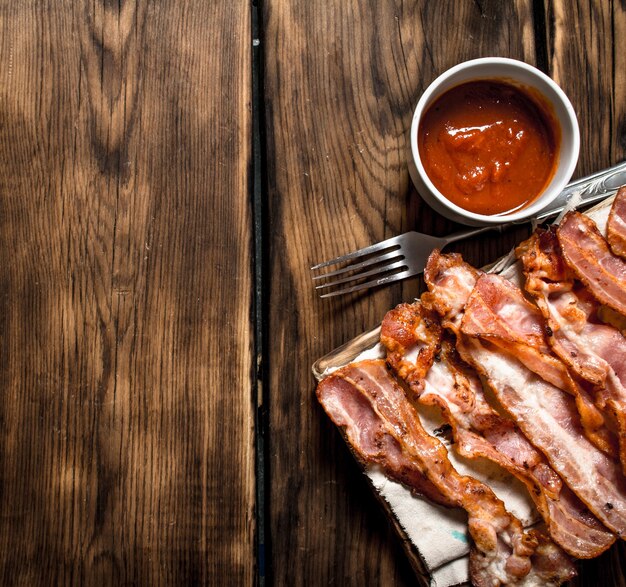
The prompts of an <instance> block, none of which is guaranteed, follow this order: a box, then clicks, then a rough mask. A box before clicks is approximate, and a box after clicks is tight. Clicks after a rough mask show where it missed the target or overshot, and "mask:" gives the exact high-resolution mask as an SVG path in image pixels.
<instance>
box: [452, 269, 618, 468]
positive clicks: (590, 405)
mask: <svg viewBox="0 0 626 587" xmlns="http://www.w3.org/2000/svg"><path fill="white" fill-rule="evenodd" d="M468 310H469V311H470V312H479V313H484V314H486V316H485V317H484V319H483V320H482V321H481V323H480V324H479V323H477V322H473V323H470V322H466V323H465V324H464V325H463V331H464V333H465V334H466V335H469V336H474V337H482V338H488V339H489V341H490V342H491V343H493V344H494V345H496V346H497V347H499V348H501V349H502V350H504V351H507V352H509V353H510V354H512V355H514V356H515V357H517V359H518V360H519V361H520V362H521V363H522V364H523V365H524V366H525V367H527V368H528V369H530V370H531V371H533V373H536V374H537V375H539V376H540V377H541V378H542V379H544V380H546V381H547V382H548V383H551V384H552V385H554V386H555V387H558V388H559V389H562V390H563V391H565V392H567V393H569V394H571V395H572V396H573V397H574V398H575V401H576V406H577V408H578V412H579V414H580V415H581V423H582V425H583V429H584V431H585V435H586V436H587V438H588V439H589V440H590V441H591V442H592V443H593V444H594V445H595V446H597V447H598V448H599V449H600V450H602V451H604V452H606V453H607V454H608V455H610V456H614V455H615V454H616V449H615V446H616V444H615V442H614V438H613V437H612V435H611V434H610V432H609V431H608V430H607V429H606V428H605V426H604V424H605V421H604V418H603V416H602V414H601V413H600V411H599V410H598V409H597V408H596V407H595V405H594V402H593V399H592V398H591V397H590V395H589V393H588V392H587V391H586V390H585V389H583V388H582V387H581V386H580V385H578V383H577V382H576V381H574V380H573V378H572V376H571V375H570V373H569V371H568V370H567V367H566V366H565V364H564V363H563V362H561V361H560V360H559V359H558V358H556V357H555V356H553V355H552V353H551V350H550V346H549V344H548V342H547V340H546V336H545V334H544V331H545V330H546V322H545V319H544V317H543V315H542V314H541V312H540V311H539V309H538V308H537V306H535V305H534V304H531V303H530V302H528V300H526V298H525V297H524V295H523V294H522V292H521V290H520V289H519V288H517V287H516V286H514V285H513V284H512V283H510V282H509V281H507V280H506V279H504V278H503V277H500V276H498V275H483V276H481V277H480V278H479V279H478V280H477V282H476V285H475V287H474V290H473V292H472V294H471V296H470V297H469V300H468V302H467V305H466V308H465V311H466V312H467V311H468Z"/></svg>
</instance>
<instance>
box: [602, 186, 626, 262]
mask: <svg viewBox="0 0 626 587" xmlns="http://www.w3.org/2000/svg"><path fill="white" fill-rule="evenodd" d="M606 239H607V240H608V241H609V245H611V249H612V250H613V252H614V253H615V254H616V255H619V256H620V257H626V186H622V187H621V188H620V189H619V190H617V195H616V196H615V200H613V205H612V206H611V212H610V213H609V221H608V223H607V226H606Z"/></svg>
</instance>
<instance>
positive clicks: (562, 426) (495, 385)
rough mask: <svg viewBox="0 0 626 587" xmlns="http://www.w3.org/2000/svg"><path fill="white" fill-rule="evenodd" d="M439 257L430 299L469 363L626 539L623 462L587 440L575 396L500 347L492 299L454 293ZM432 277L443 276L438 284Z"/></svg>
mask: <svg viewBox="0 0 626 587" xmlns="http://www.w3.org/2000/svg"><path fill="white" fill-rule="evenodd" d="M439 257H441V255H440V254H439V253H436V254H434V255H433V256H432V257H431V259H430V260H429V265H430V266H431V267H430V270H429V271H428V273H427V283H428V287H429V290H430V295H429V301H430V303H431V305H432V307H434V308H435V309H438V310H440V311H441V310H443V312H444V313H445V315H446V319H447V321H448V323H449V324H453V325H455V327H456V330H457V332H459V334H460V336H459V338H458V339H457V349H458V350H459V352H460V354H461V356H462V357H463V359H464V360H465V361H466V362H468V363H470V364H471V365H472V366H473V367H474V368H475V369H476V370H477V371H478V372H479V374H480V375H481V376H483V378H484V380H485V381H486V382H487V384H488V385H489V387H490V388H491V390H492V391H493V393H494V395H495V396H496V397H497V399H498V400H499V402H500V404H501V405H502V407H503V408H504V409H505V410H506V411H507V412H508V414H509V415H510V416H511V417H512V418H513V419H514V420H515V422H516V423H517V425H518V426H519V428H520V429H521V430H522V432H523V433H524V434H525V436H526V437H527V438H528V439H529V440H530V441H531V442H532V443H533V444H534V446H536V447H537V448H538V449H539V450H541V451H542V452H543V453H544V455H545V456H546V458H547V459H548V461H549V462H550V464H551V465H552V468H553V469H554V470H555V471H556V472H557V473H558V474H559V475H560V477H561V479H563V481H564V482H565V483H567V484H568V485H569V487H570V489H572V491H573V492H574V493H575V494H576V495H577V496H578V497H579V498H580V499H581V500H582V501H583V502H584V503H585V504H586V505H587V507H588V508H589V509H590V510H591V511H592V512H593V513H594V514H595V515H596V516H597V517H598V518H599V519H600V520H601V521H602V522H603V523H604V525H605V526H606V527H607V528H609V529H610V530H613V531H614V532H615V533H617V534H618V535H620V536H626V479H625V478H624V477H623V476H622V474H621V470H620V468H619V466H618V464H617V463H616V462H615V461H613V460H611V459H610V458H608V457H607V456H606V455H605V454H603V453H602V452H600V451H599V450H598V449H597V448H596V447H595V446H594V445H593V444H591V442H589V440H588V439H587V438H586V437H585V435H584V433H583V430H582V427H581V425H580V419H579V417H578V413H577V410H576V406H575V402H574V400H573V398H572V397H571V396H570V395H568V394H567V393H564V392H563V391H562V390H561V389H559V388H558V387H556V386H555V385H553V384H552V383H550V382H548V381H546V380H544V379H543V378H541V377H539V376H538V375H537V374H536V372H534V371H533V370H531V369H529V368H528V367H527V366H526V365H525V364H523V363H522V362H521V361H520V360H519V359H518V358H517V357H516V356H515V354H514V349H515V347H509V348H506V346H505V345H500V344H498V343H499V341H498V338H497V336H495V337H494V336H492V331H493V328H492V322H493V314H492V313H491V312H490V311H481V308H483V309H484V308H487V309H489V304H488V299H485V298H482V297H481V293H480V291H479V290H478V291H477V290H476V288H474V289H473V290H472V292H471V293H470V295H469V298H468V297H467V291H460V290H459V289H454V290H453V289H451V287H450V280H447V281H446V279H441V275H442V273H441V271H440V270H439V269H438V267H445V266H446V264H448V265H449V264H450V260H444V261H443V262H442V261H441V259H440V258H439ZM463 268H465V271H466V278H468V276H469V274H470V273H472V274H473V273H474V272H475V270H472V269H471V268H470V267H469V266H468V265H466V264H464V263H462V264H461V265H460V266H459V265H458V263H457V266H456V267H455V275H456V276H457V278H458V276H459V274H460V273H461V272H462V271H463ZM445 273H446V271H445V270H444V271H443V274H444V275H445ZM432 276H438V277H439V278H438V279H435V280H432ZM455 296H456V298H457V299H456V300H451V298H454V297H455ZM459 298H463V299H462V300H461V299H459ZM451 307H456V308H459V307H461V308H465V310H464V311H462V312H461V314H462V315H461V316H459V315H458V314H457V315H450V312H449V311H447V309H448V308H451ZM509 324H513V321H512V320H510V321H509ZM468 333H471V335H470V334H468ZM494 341H495V342H496V344H494Z"/></svg>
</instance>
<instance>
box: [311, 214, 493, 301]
mask: <svg viewBox="0 0 626 587" xmlns="http://www.w3.org/2000/svg"><path fill="white" fill-rule="evenodd" d="M487 230H497V231H498V232H500V231H501V230H502V226H483V227H481V228H476V229H473V230H464V231H461V232H456V233H454V234H450V235H448V236H445V237H436V236H430V235H428V234H424V233H421V232H405V233H404V234H401V235H398V236H394V237H392V238H389V239H387V240H385V241H382V242H380V243H377V244H375V245H371V246H369V247H365V248H364V249H360V250H358V251H354V252H352V253H348V254H347V255H343V256H341V257H337V258H336V259H331V260H330V261H325V262H324V263H320V264H319V265H314V266H313V267H311V271H317V270H318V269H323V268H325V267H328V266H330V265H336V264H342V263H348V264H347V265H345V266H344V267H340V268H339V269H335V270H334V271H330V272H328V273H324V274H322V275H315V276H313V280H314V281H318V280H321V279H328V278H331V277H337V279H333V280H332V281H328V282H326V283H322V284H321V285H318V286H317V287H316V288H315V289H317V290H325V289H327V288H330V287H336V286H338V285H342V284H346V283H350V282H354V281H359V280H363V279H365V278H367V277H374V276H376V277H375V278H374V279H371V280H368V281H365V282H363V281H359V283H356V285H351V286H349V287H345V288H341V289H335V290H333V291H329V292H324V293H321V294H320V297H321V298H330V297H332V296H339V295H343V294H347V293H351V292H354V291H359V290H361V289H366V288H370V287H376V286H378V285H384V284H386V283H391V282H393V281H398V280H399V279H406V278H407V277H411V276H412V275H417V274H418V273H421V272H422V271H423V270H424V266H425V265H426V261H427V259H428V256H429V255H430V253H431V251H432V250H433V249H443V248H444V247H445V246H447V245H449V244H450V243H453V242H455V241H458V240H461V239H464V238H469V237H470V236H474V235H477V234H480V233H482V232H485V231H487ZM361 259H363V260H361ZM345 274H348V275H345Z"/></svg>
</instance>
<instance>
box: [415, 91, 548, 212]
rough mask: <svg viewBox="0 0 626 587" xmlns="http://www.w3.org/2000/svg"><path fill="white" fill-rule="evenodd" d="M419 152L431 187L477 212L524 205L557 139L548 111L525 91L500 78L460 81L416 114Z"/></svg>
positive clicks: (537, 189) (541, 180)
mask: <svg viewBox="0 0 626 587" xmlns="http://www.w3.org/2000/svg"><path fill="white" fill-rule="evenodd" d="M417 138H418V148H419V153H420V158H421V160H422V163H423V166H424V169H425V171H426V173H427V174H428V177H429V178H430V180H431V181H432V183H433V184H434V185H435V187H436V188H437V189H438V190H439V191H440V192H441V193H442V194H443V195H444V196H445V197H446V198H447V199H448V200H450V201H451V202H453V203H454V204H456V205H457V206H460V207H461V208H464V209H465V210H469V211H470V212H475V213H477V214H484V215H500V214H506V213H511V212H515V211H517V210H520V209H522V208H524V207H525V206H527V205H528V204H530V203H531V202H532V201H533V200H534V199H535V198H537V197H538V196H539V195H540V194H541V192H542V191H543V189H544V188H545V187H546V186H547V185H548V184H549V183H550V180H551V179H552V176H553V175H554V172H555V169H556V166H557V162H558V152H559V146H560V132H559V128H558V125H557V123H556V121H555V120H554V116H552V114H551V113H550V111H549V109H548V107H547V106H545V105H544V104H542V102H541V100H540V98H538V97H534V96H533V95H532V94H531V91H530V90H526V89H522V88H520V87H518V86H514V85H512V84H509V83H507V82H505V81H500V80H479V81H471V82H466V83H463V84H461V85H459V86H456V87H454V88H452V89H450V90H448V91H447V92H446V93H444V94H443V95H442V96H440V97H439V98H438V99H437V100H436V101H435V102H433V104H431V105H430V107H429V108H428V109H427V110H426V112H425V113H424V116H423V118H422V120H421V123H420V127H419V132H418V137H417Z"/></svg>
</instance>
